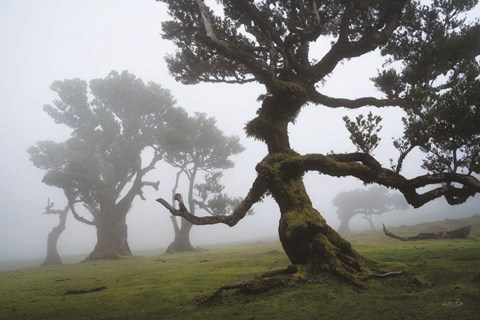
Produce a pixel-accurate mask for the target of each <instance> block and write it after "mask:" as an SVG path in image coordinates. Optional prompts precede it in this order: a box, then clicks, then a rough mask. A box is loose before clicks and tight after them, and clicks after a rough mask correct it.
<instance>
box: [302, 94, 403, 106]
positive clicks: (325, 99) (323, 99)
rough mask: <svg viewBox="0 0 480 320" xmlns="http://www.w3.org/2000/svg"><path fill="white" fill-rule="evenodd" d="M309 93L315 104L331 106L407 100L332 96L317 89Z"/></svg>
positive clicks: (370, 104) (380, 104) (395, 102)
mask: <svg viewBox="0 0 480 320" xmlns="http://www.w3.org/2000/svg"><path fill="white" fill-rule="evenodd" d="M309 95H310V101H311V102H313V103H315V104H321V105H324V106H326V107H329V108H348V109H358V108H361V107H367V106H373V107H391V106H403V105H405V101H404V100H403V99H378V98H374V97H362V98H358V99H343V98H332V97H329V96H326V95H324V94H321V93H320V92H318V91H316V90H310V92H309Z"/></svg>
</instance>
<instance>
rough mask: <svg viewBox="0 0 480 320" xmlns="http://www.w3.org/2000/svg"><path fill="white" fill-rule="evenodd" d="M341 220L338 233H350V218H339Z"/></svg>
mask: <svg viewBox="0 0 480 320" xmlns="http://www.w3.org/2000/svg"><path fill="white" fill-rule="evenodd" d="M339 218H340V226H339V227H338V232H340V233H347V232H350V226H349V222H350V218H348V217H346V218H343V217H339Z"/></svg>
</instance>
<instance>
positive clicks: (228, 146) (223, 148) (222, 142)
mask: <svg viewBox="0 0 480 320" xmlns="http://www.w3.org/2000/svg"><path fill="white" fill-rule="evenodd" d="M159 140H161V141H162V145H164V146H165V149H166V155H165V157H164V160H165V161H166V162H167V163H169V164H170V165H171V166H173V167H175V168H177V169H178V172H177V175H176V181H175V185H174V187H173V189H172V201H173V197H174V195H175V194H176V193H177V191H178V186H179V181H180V178H181V176H185V177H186V179H187V181H188V195H187V201H186V202H187V204H188V209H189V211H190V212H191V213H192V214H195V213H196V209H197V208H198V209H201V210H202V211H204V212H206V213H208V214H210V215H213V216H217V215H224V214H226V213H227V212H228V211H229V210H231V209H232V207H235V205H236V204H237V203H239V202H240V199H238V198H232V197H229V196H228V195H227V194H225V193H223V189H224V186H223V185H222V184H221V183H220V178H221V177H222V173H221V171H219V170H223V169H229V168H232V167H233V166H234V163H233V161H232V160H230V157H231V156H233V155H236V154H238V153H240V152H242V151H243V150H244V148H243V146H242V145H241V144H240V142H239V138H238V137H237V136H225V135H224V134H223V132H222V131H220V130H219V129H218V128H217V126H216V120H215V118H208V117H207V115H206V114H204V113H196V114H195V115H194V116H193V117H189V116H184V117H181V118H180V117H179V118H177V121H176V122H175V126H173V127H167V128H165V129H164V130H162V132H161V135H160V136H159ZM198 180H200V181H203V182H202V183H197V182H198ZM171 218H172V224H173V228H174V231H175V238H174V240H173V242H172V243H171V244H170V245H169V247H168V249H167V252H169V253H172V252H177V251H191V250H193V249H194V247H193V246H192V244H191V242H190V230H191V228H192V224H191V223H190V222H188V221H187V220H185V219H183V218H181V222H180V225H179V223H178V221H177V217H175V216H173V215H172V217H171Z"/></svg>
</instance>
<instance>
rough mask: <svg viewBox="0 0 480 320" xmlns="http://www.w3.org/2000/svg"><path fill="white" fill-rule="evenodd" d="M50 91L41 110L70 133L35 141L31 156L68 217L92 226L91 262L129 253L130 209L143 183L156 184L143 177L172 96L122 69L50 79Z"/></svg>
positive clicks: (155, 155) (157, 153)
mask: <svg viewBox="0 0 480 320" xmlns="http://www.w3.org/2000/svg"><path fill="white" fill-rule="evenodd" d="M51 89H52V90H53V91H54V92H56V93H57V95H58V100H55V101H54V102H53V104H52V105H46V106H45V107H44V110H45V112H47V114H48V115H49V116H50V117H51V118H52V119H53V120H54V121H55V122H56V123H58V124H62V125H65V126H67V127H69V128H70V129H71V134H70V137H69V139H68V140H66V141H63V142H54V141H40V142H37V144H36V145H35V146H32V147H31V148H30V149H29V150H28V152H29V154H30V159H31V161H32V162H33V164H34V165H35V166H36V167H38V168H40V169H43V170H45V171H46V173H45V176H44V178H43V182H44V183H46V184H47V185H50V186H55V187H58V188H61V189H62V190H63V192H64V193H65V196H66V197H67V199H68V204H69V208H70V210H71V211H72V214H73V216H74V217H75V218H76V219H77V220H79V221H81V222H83V223H86V224H88V225H92V226H95V228H96V231H97V243H96V245H95V248H94V249H93V251H92V252H91V253H90V255H89V259H114V258H118V257H119V256H124V255H131V251H130V247H129V245H128V241H127V224H126V217H127V213H128V212H129V210H130V208H131V206H132V203H133V200H134V199H135V198H136V197H137V196H138V197H141V198H143V194H142V190H143V189H144V187H145V186H151V187H154V188H157V187H158V182H155V183H154V182H150V181H146V180H145V175H146V174H147V173H148V172H150V171H151V170H152V169H154V165H155V163H157V162H158V161H159V160H161V158H162V156H163V150H162V149H161V147H160V145H159V144H158V141H156V140H155V138H154V137H155V136H158V132H159V130H161V129H162V128H163V126H164V123H165V121H166V119H167V118H168V117H169V115H170V114H172V115H173V113H175V112H176V111H175V110H176V109H175V107H174V99H173V98H172V96H171V95H170V93H169V91H168V90H165V89H163V88H161V87H160V86H159V85H158V84H155V83H153V82H151V83H148V84H145V83H144V82H143V81H142V80H141V79H138V78H136V77H135V76H134V75H132V74H130V73H128V72H127V71H124V72H122V73H118V72H115V71H112V72H111V73H110V74H109V75H108V76H107V77H105V78H103V79H94V80H91V81H90V82H89V83H88V84H87V82H86V81H84V80H80V79H71V80H64V81H55V82H54V83H53V84H52V86H51ZM147 149H148V150H150V151H149V152H148V153H145V151H146V150H147ZM142 155H143V156H144V157H143V159H142ZM145 155H147V156H146V157H145ZM85 209H86V210H85ZM85 214H88V215H89V216H86V215H85Z"/></svg>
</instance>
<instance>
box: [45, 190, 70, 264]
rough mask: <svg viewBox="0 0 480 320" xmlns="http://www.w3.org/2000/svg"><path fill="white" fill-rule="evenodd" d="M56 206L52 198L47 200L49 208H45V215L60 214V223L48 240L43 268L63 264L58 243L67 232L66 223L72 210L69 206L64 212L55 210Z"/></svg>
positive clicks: (51, 232)
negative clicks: (51, 200)
mask: <svg viewBox="0 0 480 320" xmlns="http://www.w3.org/2000/svg"><path fill="white" fill-rule="evenodd" d="M54 205H55V204H54V203H53V202H50V198H48V200H47V206H46V207H45V212H43V214H58V218H59V222H58V225H57V226H56V227H53V229H52V231H50V233H49V234H48V239H47V256H46V258H45V260H44V261H43V263H42V266H49V265H53V264H63V261H62V258H61V257H60V255H59V254H58V250H57V243H58V238H59V237H60V235H61V234H62V232H63V231H64V230H65V223H66V220H67V214H68V211H69V210H70V207H69V206H68V205H66V206H65V208H63V209H62V210H56V209H53V206H54Z"/></svg>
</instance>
